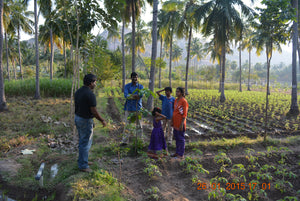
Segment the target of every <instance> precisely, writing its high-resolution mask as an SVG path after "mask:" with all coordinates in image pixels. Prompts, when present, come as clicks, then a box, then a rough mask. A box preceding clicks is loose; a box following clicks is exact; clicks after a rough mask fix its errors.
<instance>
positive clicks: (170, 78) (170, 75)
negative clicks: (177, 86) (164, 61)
mask: <svg viewBox="0 0 300 201" xmlns="http://www.w3.org/2000/svg"><path fill="white" fill-rule="evenodd" d="M172 46H173V30H172V31H171V42H170V61H169V87H172Z"/></svg>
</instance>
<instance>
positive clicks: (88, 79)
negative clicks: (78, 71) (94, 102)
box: [83, 73, 97, 86]
mask: <svg viewBox="0 0 300 201" xmlns="http://www.w3.org/2000/svg"><path fill="white" fill-rule="evenodd" d="M96 80H97V77H96V75H94V74H91V73H90V74H87V75H85V76H84V78H83V84H84V85H85V86H90V84H91V83H92V82H95V81H96Z"/></svg>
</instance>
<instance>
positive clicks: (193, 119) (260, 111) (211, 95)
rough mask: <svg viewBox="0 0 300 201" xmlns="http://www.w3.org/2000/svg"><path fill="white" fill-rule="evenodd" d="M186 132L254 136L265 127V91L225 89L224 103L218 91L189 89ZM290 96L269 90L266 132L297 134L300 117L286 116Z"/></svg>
mask: <svg viewBox="0 0 300 201" xmlns="http://www.w3.org/2000/svg"><path fill="white" fill-rule="evenodd" d="M189 92H190V94H189V96H188V97H187V100H188V102H189V106H190V107H189V116H188V125H187V131H188V132H187V133H189V134H190V135H191V137H192V138H193V137H197V136H200V135H206V134H222V135H223V134H224V135H241V134H242V135H248V136H251V135H253V136H256V135H257V134H259V133H262V132H264V130H265V93H263V92H252V91H250V92H248V91H245V92H237V91H226V98H227V100H226V102H225V103H223V104H221V103H220V102H219V93H218V91H217V90H206V91H205V90H190V91H189ZM289 107H290V95H287V94H282V93H272V94H271V95H270V106H269V110H268V119H269V120H268V125H267V131H268V132H269V133H271V134H282V133H296V132H297V131H299V120H300V117H299V116H298V117H296V118H287V117H286V113H287V112H288V111H289Z"/></svg>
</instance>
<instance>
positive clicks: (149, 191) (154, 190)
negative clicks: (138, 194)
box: [144, 186, 159, 200]
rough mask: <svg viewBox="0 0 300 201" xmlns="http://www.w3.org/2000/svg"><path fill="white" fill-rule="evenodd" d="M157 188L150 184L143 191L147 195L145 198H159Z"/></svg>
mask: <svg viewBox="0 0 300 201" xmlns="http://www.w3.org/2000/svg"><path fill="white" fill-rule="evenodd" d="M158 193H159V188H158V187H156V186H151V188H148V189H147V190H145V191H144V194H146V195H148V196H147V199H151V200H159V195H158Z"/></svg>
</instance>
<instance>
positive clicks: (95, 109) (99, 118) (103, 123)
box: [90, 107, 106, 127]
mask: <svg viewBox="0 0 300 201" xmlns="http://www.w3.org/2000/svg"><path fill="white" fill-rule="evenodd" d="M90 109H91V112H92V114H93V115H94V117H95V118H96V119H98V120H99V121H100V122H101V123H102V125H103V127H105V126H106V122H105V120H104V119H103V118H102V117H101V116H100V114H99V113H98V111H97V108H96V107H90Z"/></svg>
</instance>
